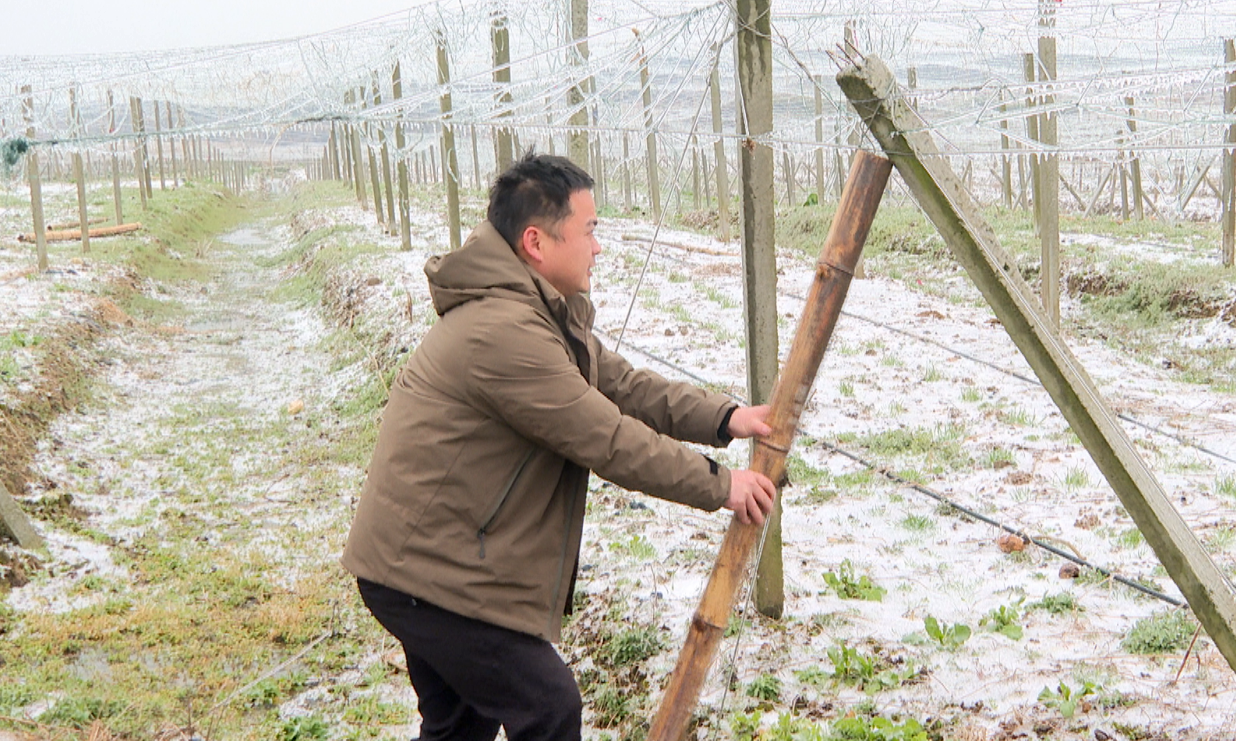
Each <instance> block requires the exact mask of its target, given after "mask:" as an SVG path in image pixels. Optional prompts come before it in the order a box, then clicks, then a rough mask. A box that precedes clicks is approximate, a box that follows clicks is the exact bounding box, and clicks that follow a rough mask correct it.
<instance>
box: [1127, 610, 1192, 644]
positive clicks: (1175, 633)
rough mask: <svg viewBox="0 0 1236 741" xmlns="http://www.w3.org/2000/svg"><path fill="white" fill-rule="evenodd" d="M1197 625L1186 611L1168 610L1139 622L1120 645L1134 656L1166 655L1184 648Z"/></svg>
mask: <svg viewBox="0 0 1236 741" xmlns="http://www.w3.org/2000/svg"><path fill="white" fill-rule="evenodd" d="M1196 629H1197V623H1195V622H1194V621H1193V619H1192V618H1190V617H1189V614H1188V613H1187V612H1185V611H1184V610H1168V611H1166V612H1160V613H1158V614H1156V615H1151V616H1150V617H1147V618H1142V619H1141V620H1138V621H1137V622H1136V623H1134V625H1133V629H1132V630H1130V631H1129V634H1128V635H1127V636H1125V638H1124V640H1123V641H1121V642H1120V645H1121V646H1122V647H1123V648H1124V650H1126V651H1128V652H1129V653H1134V654H1165V653H1172V652H1175V651H1179V650H1181V649H1182V648H1184V647H1185V646H1186V645H1187V644H1188V642H1189V638H1190V637H1192V635H1193V632H1194V631H1195V630H1196Z"/></svg>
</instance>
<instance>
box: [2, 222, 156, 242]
mask: <svg viewBox="0 0 1236 741" xmlns="http://www.w3.org/2000/svg"><path fill="white" fill-rule="evenodd" d="M141 228H142V225H141V224H139V223H136V222H135V223H132V224H119V225H117V226H101V227H99V228H98V229H91V230H90V238H91V239H94V238H95V237H113V236H115V235H117V234H128V233H129V232H135V231H137V230H138V229H141ZM81 238H82V230H81V229H62V230H59V231H53V230H48V231H47V232H45V233H44V239H46V240H47V241H48V242H73V241H75V240H78V239H81ZM17 241H18V242H34V241H35V236H34V232H29V233H27V234H18V235H17Z"/></svg>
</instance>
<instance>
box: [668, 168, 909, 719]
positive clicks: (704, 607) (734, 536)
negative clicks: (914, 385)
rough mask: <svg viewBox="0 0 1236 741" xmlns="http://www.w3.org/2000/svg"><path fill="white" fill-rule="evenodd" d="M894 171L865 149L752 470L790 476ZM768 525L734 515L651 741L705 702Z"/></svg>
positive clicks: (845, 195) (844, 195)
mask: <svg viewBox="0 0 1236 741" xmlns="http://www.w3.org/2000/svg"><path fill="white" fill-rule="evenodd" d="M890 172H892V165H891V163H889V161H888V160H886V159H884V158H883V157H879V156H877V155H874V154H870V153H868V152H859V153H858V154H857V155H856V156H855V157H854V165H853V167H851V168H850V177H849V180H848V181H847V182H846V187H845V191H844V192H843V193H842V195H841V203H839V204H838V206H837V216H836V218H835V219H834V220H833V224H832V227H831V228H830V229H829V231H828V238H827V239H826V240H825V242H824V249H823V250H822V252H821V254H820V261H819V262H818V263H817V264H816V272H815V280H814V282H812V284H811V291H810V293H808V294H807V303H806V305H805V306H804V307H803V315H802V318H801V319H800V320H799V324H798V332H797V334H796V335H795V336H794V344H793V345H792V346H791V347H790V356H789V358H788V359H787V360H786V362H785V369H784V370H783V371H782V372H781V377H780V379H779V380H778V381H777V384H776V386H774V388H773V393H772V399H771V400H770V406H771V407H772V409H771V411H770V412H769V415H768V424H769V426H771V427H772V429H773V431H772V434H771V435H769V436H768V437H767V438H762V439H759V440H757V441H756V446H755V454H754V455H753V456H752V461H751V468H752V470H755V471H759V472H760V473H762V474H764V475H766V476H768V478H770V479H772V480H773V481H780V480H781V478H782V477H783V476H784V475H785V458H786V455H787V454H788V453H789V450H790V444H791V443H792V442H793V440H794V432H795V430H796V429H797V427H798V418H799V417H800V416H801V415H802V411H803V405H804V404H805V403H806V402H807V397H808V395H809V394H810V392H811V384H812V383H813V382H814V381H815V374H816V371H817V370H819V367H820V361H821V360H822V359H823V358H824V350H825V348H827V347H828V340H829V338H830V337H832V334H833V328H834V327H836V326H837V317H838V316H840V314H841V305H842V303H843V302H844V301H845V296H846V292H847V291H848V290H849V288H850V281H851V280H852V279H853V277H854V266H855V265H856V264H857V263H858V257H859V255H860V254H861V253H862V249H863V242H865V241H866V239H867V232H868V231H869V230H870V229H871V221H872V219H874V218H875V212H876V208H877V207H878V206H879V205H880V198H881V196H883V195H884V186H885V184H886V183H887V182H888V176H889V173H890ZM760 532H761V528H760V526H759V525H755V524H748V525H744V524H743V523H741V522H739V521H738V518H737V517H735V518H734V519H733V520H732V521H731V522H730V529H729V531H728V532H727V533H726V535H725V541H724V542H723V543H722V544H721V551H720V553H719V554H718V556H717V562H716V564H715V565H714V566H713V570H712V575H711V576H710V577H709V579H708V586H707V587H705V589H704V595H703V597H701V598H700V605H699V608H697V609H696V611H695V617H693V618H692V619H691V627H690V628H689V629H688V632H687V640H686V643H685V644H684V645H683V648H682V652H681V653H679V655H678V665H677V666H676V667H674V673H673V675H672V676H671V677H670V683H669V686H668V687H667V688H666V690H665V696H664V697H662V699H661V707H660V709H659V710H658V711H657V715H656V717H655V718H654V719H653V721H652V729H651V730H650V731H649V732H648V741H678V739H680V738H682V735H683V733H684V732H685V731H686V729H687V725H688V723H689V722H690V720H691V714H692V713H693V712H694V710H695V704H696V703H697V702H698V701H699V696H700V688H701V687H702V686H703V684H704V677H705V676H706V675H707V673H708V667H709V665H710V664H711V663H712V660H713V658H714V657H715V656H716V654H717V647H718V646H719V645H720V643H721V637H722V635H723V634H724V633H725V626H726V625H727V624H728V623H729V617H730V610H731V609H732V608H733V606H734V599H735V597H736V596H737V594H738V590H739V588H740V587H741V586H742V583H743V581H744V580H745V578H746V575H747V565H748V563H749V562H750V560H751V555H752V553H753V551H754V550H755V545H756V543H757V542H759V539H760Z"/></svg>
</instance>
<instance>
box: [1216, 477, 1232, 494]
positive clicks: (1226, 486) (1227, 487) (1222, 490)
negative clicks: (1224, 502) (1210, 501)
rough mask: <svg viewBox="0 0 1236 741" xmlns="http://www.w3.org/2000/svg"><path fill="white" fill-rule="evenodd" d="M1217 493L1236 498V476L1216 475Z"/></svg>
mask: <svg viewBox="0 0 1236 741" xmlns="http://www.w3.org/2000/svg"><path fill="white" fill-rule="evenodd" d="M1215 493H1216V494H1218V495H1219V496H1221V497H1230V498H1232V499H1236V476H1216V477H1215Z"/></svg>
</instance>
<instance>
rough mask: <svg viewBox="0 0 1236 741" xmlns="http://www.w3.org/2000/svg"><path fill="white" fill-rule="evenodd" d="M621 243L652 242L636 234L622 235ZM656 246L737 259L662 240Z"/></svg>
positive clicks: (701, 248)
mask: <svg viewBox="0 0 1236 741" xmlns="http://www.w3.org/2000/svg"><path fill="white" fill-rule="evenodd" d="M622 241H624V242H643V243H644V244H648V243H650V242H652V240H651V239H649V238H647V237H641V236H639V235H638V234H623V235H622ZM657 244H659V245H662V246H664V247H674V248H676V249H680V250H686V251H687V252H702V253H704V254H705V255H716V256H717V257H738V253H737V252H728V251H726V250H714V249H712V248H709V247H697V246H696V245H692V244H682V243H681V242H666V241H665V240H663V239H658V240H657Z"/></svg>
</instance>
